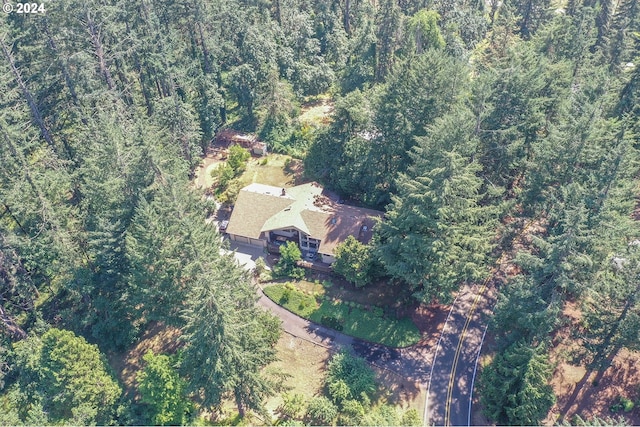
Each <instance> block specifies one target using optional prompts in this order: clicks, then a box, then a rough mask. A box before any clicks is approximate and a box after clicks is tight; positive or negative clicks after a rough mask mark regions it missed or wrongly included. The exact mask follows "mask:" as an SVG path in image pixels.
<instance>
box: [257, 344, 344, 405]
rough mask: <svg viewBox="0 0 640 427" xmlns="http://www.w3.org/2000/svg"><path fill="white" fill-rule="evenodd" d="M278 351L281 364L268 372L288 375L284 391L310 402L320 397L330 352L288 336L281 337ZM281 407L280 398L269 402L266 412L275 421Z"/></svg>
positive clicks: (269, 367) (272, 366)
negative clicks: (301, 396)
mask: <svg viewBox="0 0 640 427" xmlns="http://www.w3.org/2000/svg"><path fill="white" fill-rule="evenodd" d="M276 349H277V350H278V359H279V360H278V361H276V362H274V363H272V364H271V365H269V366H268V367H267V369H269V370H272V371H279V372H282V373H284V374H286V375H287V378H286V379H285V381H284V384H283V385H284V388H285V390H287V392H289V393H293V394H302V395H304V396H305V398H307V399H311V398H312V397H314V396H316V395H319V394H321V391H322V385H323V384H324V377H325V367H326V363H327V361H328V360H329V358H330V357H331V354H330V352H329V350H328V349H327V348H324V347H321V346H319V345H315V344H313V343H310V342H308V341H305V340H303V339H300V338H296V337H294V336H292V335H289V334H287V333H283V334H282V337H280V340H279V341H278V344H277V346H276ZM281 404H282V396H281V395H277V396H274V397H272V398H270V399H269V400H268V401H267V404H266V406H267V409H269V410H270V411H271V413H272V414H273V416H274V418H276V416H277V414H276V411H277V409H278V407H279V406H280V405H281Z"/></svg>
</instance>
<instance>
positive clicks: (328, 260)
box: [320, 254, 336, 264]
mask: <svg viewBox="0 0 640 427" xmlns="http://www.w3.org/2000/svg"><path fill="white" fill-rule="evenodd" d="M320 255H322V262H324V263H325V264H333V263H334V262H336V258H335V257H334V256H333V255H328V254H320Z"/></svg>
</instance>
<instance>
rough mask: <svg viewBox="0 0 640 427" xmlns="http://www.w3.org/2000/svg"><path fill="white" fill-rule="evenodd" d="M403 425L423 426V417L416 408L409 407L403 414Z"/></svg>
mask: <svg viewBox="0 0 640 427" xmlns="http://www.w3.org/2000/svg"><path fill="white" fill-rule="evenodd" d="M402 425H403V426H421V425H422V419H421V418H420V415H419V414H418V411H416V410H415V409H409V410H407V412H405V413H404V414H403V415H402Z"/></svg>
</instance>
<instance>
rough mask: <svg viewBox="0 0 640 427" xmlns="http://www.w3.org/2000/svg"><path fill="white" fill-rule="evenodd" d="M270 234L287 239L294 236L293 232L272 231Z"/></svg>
mask: <svg viewBox="0 0 640 427" xmlns="http://www.w3.org/2000/svg"><path fill="white" fill-rule="evenodd" d="M271 232H272V233H273V234H275V235H276V236H284V237H289V238H291V237H293V236H295V234H296V232H295V231H288V230H272V231H271Z"/></svg>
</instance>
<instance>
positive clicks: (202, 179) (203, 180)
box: [195, 149, 224, 188]
mask: <svg viewBox="0 0 640 427" xmlns="http://www.w3.org/2000/svg"><path fill="white" fill-rule="evenodd" d="M220 163H224V160H222V159H221V154H220V152H218V151H215V150H213V149H210V150H209V151H208V152H207V155H206V156H205V157H204V159H202V163H201V164H200V166H199V167H198V169H196V178H195V183H196V186H197V187H198V188H209V187H210V186H211V184H212V183H213V179H212V178H211V171H212V170H214V169H215V168H216V166H217V165H219V164H220Z"/></svg>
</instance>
